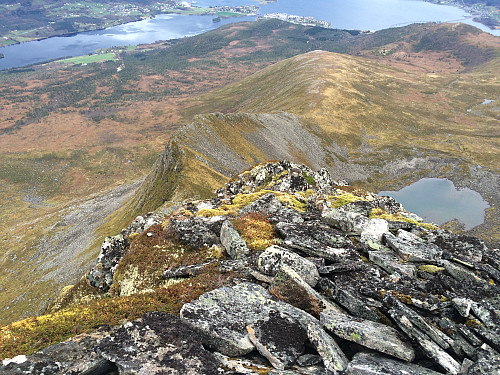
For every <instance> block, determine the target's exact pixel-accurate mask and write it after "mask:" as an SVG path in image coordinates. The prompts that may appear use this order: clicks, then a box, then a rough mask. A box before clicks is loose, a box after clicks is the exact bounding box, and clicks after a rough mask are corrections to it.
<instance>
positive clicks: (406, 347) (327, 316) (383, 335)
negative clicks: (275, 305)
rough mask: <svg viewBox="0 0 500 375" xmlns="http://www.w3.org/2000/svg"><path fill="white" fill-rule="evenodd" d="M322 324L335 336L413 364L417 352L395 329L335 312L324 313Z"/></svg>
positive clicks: (321, 319) (321, 317)
mask: <svg viewBox="0 0 500 375" xmlns="http://www.w3.org/2000/svg"><path fill="white" fill-rule="evenodd" d="M320 321H321V324H323V327H325V328H326V329H327V330H328V331H330V332H332V333H334V334H335V335H337V336H339V337H341V338H343V339H345V340H348V341H353V342H355V343H357V344H359V345H362V346H365V347H367V348H370V349H373V350H376V351H379V352H382V353H385V354H389V355H391V356H393V357H396V358H399V359H402V360H404V361H408V362H411V361H413V359H414V358H415V352H414V350H413V348H412V346H411V345H410V344H408V343H407V342H406V341H404V338H403V337H402V335H400V334H399V333H398V331H396V330H395V329H394V328H391V327H389V326H386V325H384V324H381V323H376V322H372V321H369V320H361V319H356V318H354V317H350V316H348V315H345V314H339V313H336V312H333V311H323V312H322V313H321V316H320Z"/></svg>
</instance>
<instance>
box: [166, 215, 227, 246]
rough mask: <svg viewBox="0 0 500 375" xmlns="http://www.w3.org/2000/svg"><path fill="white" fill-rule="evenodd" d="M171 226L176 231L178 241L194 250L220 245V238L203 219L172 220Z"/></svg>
mask: <svg viewBox="0 0 500 375" xmlns="http://www.w3.org/2000/svg"><path fill="white" fill-rule="evenodd" d="M171 226H172V228H173V229H174V232H175V234H176V237H177V239H178V240H179V241H180V242H182V243H184V244H186V245H189V246H191V247H193V248H201V247H204V246H207V247H211V246H214V245H220V241H219V238H218V237H217V235H216V234H215V233H214V232H213V231H212V230H211V229H210V227H209V225H207V222H206V220H204V219H203V218H188V219H187V220H171Z"/></svg>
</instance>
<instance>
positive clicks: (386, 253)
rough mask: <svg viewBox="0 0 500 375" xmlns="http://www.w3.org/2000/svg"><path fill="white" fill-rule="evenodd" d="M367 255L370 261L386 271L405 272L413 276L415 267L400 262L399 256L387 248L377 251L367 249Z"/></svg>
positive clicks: (415, 271) (415, 270)
mask: <svg viewBox="0 0 500 375" xmlns="http://www.w3.org/2000/svg"><path fill="white" fill-rule="evenodd" d="M368 257H369V259H370V262H372V263H374V264H376V265H377V266H379V267H380V268H382V269H383V270H384V271H386V272H387V273H395V272H397V273H399V274H406V275H408V276H410V277H413V278H414V277H415V275H416V274H417V267H416V266H415V265H414V264H412V263H402V262H400V261H399V258H398V257H397V256H396V255H395V254H394V253H393V252H392V251H391V250H389V249H387V250H384V249H381V250H379V251H369V252H368Z"/></svg>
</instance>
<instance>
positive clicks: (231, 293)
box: [0, 162, 500, 375]
mask: <svg viewBox="0 0 500 375" xmlns="http://www.w3.org/2000/svg"><path fill="white" fill-rule="evenodd" d="M217 194H218V198H217V199H214V200H211V201H207V202H205V203H206V204H204V203H203V202H201V203H200V202H197V203H196V204H193V203H192V202H185V203H184V204H183V206H182V207H180V208H179V209H178V210H177V211H176V212H175V213H173V214H172V215H171V216H170V217H169V218H168V220H167V221H168V224H165V228H164V229H163V230H164V232H165V233H167V232H168V231H170V232H168V233H172V236H173V237H174V238H176V239H177V240H178V241H180V242H182V243H185V244H189V246H191V247H192V248H193V249H197V250H196V251H199V252H201V251H208V250H207V249H210V248H212V247H213V246H221V247H222V248H223V249H225V251H226V253H227V254H226V258H227V259H222V260H221V259H215V258H209V259H206V258H205V259H206V260H205V261H204V262H203V263H199V264H185V265H180V266H178V267H175V268H169V269H165V270H162V271H163V272H162V275H163V277H164V278H165V279H172V278H179V277H192V276H194V275H198V274H200V273H202V272H203V270H204V269H206V267H211V269H212V270H214V271H213V272H220V273H224V272H232V273H234V274H235V278H233V279H232V280H234V283H233V284H230V285H227V286H225V287H222V288H218V289H215V290H212V291H209V292H207V293H204V294H202V295H201V296H200V297H199V298H197V299H194V300H192V301H190V302H188V303H185V304H184V305H183V307H182V309H181V311H180V319H179V318H175V317H173V316H170V315H166V314H163V313H150V314H147V315H145V316H144V317H143V318H142V319H141V320H139V321H135V322H131V323H126V324H124V325H122V326H120V327H117V328H113V329H111V330H110V331H107V332H103V333H101V334H100V336H98V338H96V339H94V341H92V340H91V339H90V338H89V337H86V338H85V339H84V340H83V341H79V342H78V343H76V344H75V343H74V342H72V341H71V342H67V343H64V344H57V345H59V346H54V347H52V349H51V348H47V349H44V351H42V352H39V353H37V354H34V355H33V356H29V357H27V358H25V360H24V362H23V363H24V364H16V363H15V362H10V363H8V364H7V363H6V364H4V366H3V367H0V371H11V372H5V373H9V374H10V373H12V374H14V373H15V374H17V373H22V372H12V371H18V370H17V369H21V368H30V369H31V370H30V371H33V373H34V374H41V373H42V370H40V372H37V371H38V370H34V369H35V367H36V366H35V365H34V363H38V362H36V361H41V360H42V359H41V358H44V359H43V360H44V361H46V362H47V364H46V365H43V366H45V367H43V366H39V367H40V368H48V367H46V366H52V365H53V366H63V367H58V370H57V371H62V370H61V369H63V370H64V371H66V370H65V369H72V368H73V367H72V366H76V365H75V363H78V365H79V366H84V367H80V368H91V367H92V366H97V367H99V368H111V369H114V370H115V371H118V373H120V374H133V373H137V374H140V373H152V374H156V373H158V374H159V373H162V372H161V371H163V373H172V374H175V373H179V374H180V373H183V374H190V373H193V374H194V373H197V374H212V373H214V374H215V373H227V374H239V373H246V374H258V373H262V372H266V373H269V374H290V375H292V374H303V375H305V374H308V375H309V374H335V373H346V374H360V375H364V374H367V375H368V374H401V373H407V374H428V375H432V374H445V373H446V374H468V375H473V374H494V373H498V358H499V355H500V354H499V353H500V345H499V344H498V343H499V342H500V314H499V311H500V299H499V297H498V295H499V292H500V288H499V287H498V283H500V278H499V275H500V269H499V265H500V260H499V255H498V250H497V249H488V248H487V247H486V246H485V245H484V244H483V243H482V242H481V241H479V240H477V239H475V238H472V237H467V236H462V235H455V234H453V233H450V232H447V231H444V230H441V229H437V228H435V227H433V226H427V225H422V224H419V223H418V221H415V218H414V217H413V216H412V218H413V219H411V221H405V220H404V219H401V218H405V217H408V216H411V215H409V214H408V213H406V212H404V211H403V208H402V207H401V205H399V204H397V202H394V201H393V200H391V199H386V198H380V197H377V196H375V195H373V194H369V193H366V192H360V191H355V189H352V188H349V187H346V186H341V185H335V184H333V181H332V180H331V178H329V176H328V175H327V173H326V172H325V171H321V172H318V173H316V172H313V171H311V170H309V169H308V168H307V167H304V166H298V165H294V164H292V163H287V162H281V163H275V164H273V163H269V164H265V165H261V166H257V167H255V168H254V169H252V170H249V171H246V172H244V173H242V174H240V175H239V176H238V177H237V178H236V179H234V180H233V181H232V182H231V183H229V184H227V185H226V186H225V187H224V188H222V189H220V190H218V191H217ZM382 207H385V208H386V211H384V214H385V215H392V216H390V217H391V218H392V217H394V218H399V220H401V221H392V222H389V221H387V220H385V219H383V218H380V217H374V212H379V210H380V208H382ZM374 209H375V210H374ZM290 211H293V214H290ZM405 215H406V216H405ZM375 216H376V215H375ZM242 217H244V218H246V219H248V220H250V221H241V218H242ZM151 218H153V216H151ZM165 219H166V218H159V217H158V218H156V219H144V222H147V221H148V220H153V221H154V220H156V221H157V222H159V221H163V222H166V221H165ZM271 219H272V220H271ZM251 220H254V221H256V222H259V223H262V222H265V223H266V225H268V226H269V225H271V226H272V231H271V232H272V234H273V235H274V238H273V240H272V241H271V242H270V244H269V245H268V246H267V247H265V248H264V250H262V249H259V250H257V249H256V248H255V245H252V243H253V242H252V241H251V240H252V236H259V235H260V233H259V231H257V234H256V233H255V232H252V231H251V230H250V229H249V227H250V226H251V225H250V224H249V223H251ZM139 221H140V220H139ZM140 222H141V223H142V221H140ZM242 222H244V223H246V224H245V225H246V226H245V225H243V226H242V224H241V223H242ZM398 223H400V224H401V225H400V224H398ZM237 224H238V225H237ZM134 225H135V224H134ZM141 225H142V224H141ZM145 226H146V225H144V226H141V227H140V228H139V227H138V226H137V225H135V227H134V229H133V230H132V229H130V231H131V232H132V231H133V232H139V230H143V231H146V232H147V227H146V228H144V227H145ZM273 231H274V232H273ZM131 232H130V233H131ZM165 235H166V234H165ZM129 237H130V235H129ZM121 238H123V239H124V240H125V239H126V238H127V236H126V235H124V236H123V237H121ZM107 241H108V242H109V243H110V245H109V248H110V249H112V248H113V246H114V245H113V244H114V243H116V249H117V250H116V251H114V252H113V251H108V250H106V251H105V249H104V248H103V253H102V255H101V256H100V259H99V260H100V263H101V264H102V265H106V269H107V270H108V271H107V272H108V273H107V274H106V275H109V276H107V278H106V277H105V278H104V280H107V281H106V282H105V283H104V284H99V283H96V286H97V287H100V288H101V285H108V287H109V285H110V282H112V270H113V267H114V265H116V264H118V262H119V260H120V259H119V258H120V254H122V253H125V252H126V251H127V246H126V244H125V245H122V242H120V240H119V239H116V240H115V242H112V241H111V240H107ZM106 249H108V248H106ZM107 254H109V259H110V260H109V262H108V261H105V259H107V258H106V256H107ZM93 277H94V278H95V279H97V278H96V277H95V276H93ZM89 340H90V341H89ZM61 345H62V346H61ZM65 345H66V347H67V348H76V347H78V348H79V349H75V350H78V351H81V353H82V354H78V355H76V356H74V358H75V360H74V362H71V361H69V360H63V359H61V358H59V357H54V359H53V360H52V359H51V355H52V354H47V353H53V351H54V350H56V348H59V347H64V346H65ZM202 345H203V347H204V348H205V349H206V350H205V349H204V348H203V347H202ZM57 350H58V349H57ZM71 350H73V349H71ZM72 358H73V357H72ZM51 361H52V362H51ZM18 362H19V360H18ZM56 362H57V363H58V364H56ZM44 363H45V362H44ZM66 363H68V364H66ZM22 366H25V367H22ZM26 366H31V367H26ZM64 366H66V367H64ZM85 366H87V367H85ZM106 366H107V367H106ZM183 366H184V367H183ZM36 368H38V367H36ZM54 368H55V367H54ZM19 371H24V370H19ZM43 371H45V370H43ZM85 371H87V370H85ZM88 371H90V370H88ZM99 371H100V370H99ZM176 371H177V372H176ZM2 373H4V372H2ZM66 373H71V372H69V370H67V372H66ZM87 373H88V374H94V373H95V374H97V373H98V372H87Z"/></svg>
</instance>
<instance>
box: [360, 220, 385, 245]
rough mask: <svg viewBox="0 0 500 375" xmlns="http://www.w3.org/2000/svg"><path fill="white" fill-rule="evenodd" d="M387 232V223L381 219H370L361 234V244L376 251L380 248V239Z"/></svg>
mask: <svg viewBox="0 0 500 375" xmlns="http://www.w3.org/2000/svg"><path fill="white" fill-rule="evenodd" d="M388 232H389V223H388V222H387V221H386V220H383V219H370V220H369V221H368V224H367V225H366V227H365V228H364V229H363V231H362V232H361V238H360V241H361V243H363V244H365V245H367V246H368V247H370V248H372V249H375V250H378V249H380V248H381V246H382V238H383V236H384V234H385V233H388Z"/></svg>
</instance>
